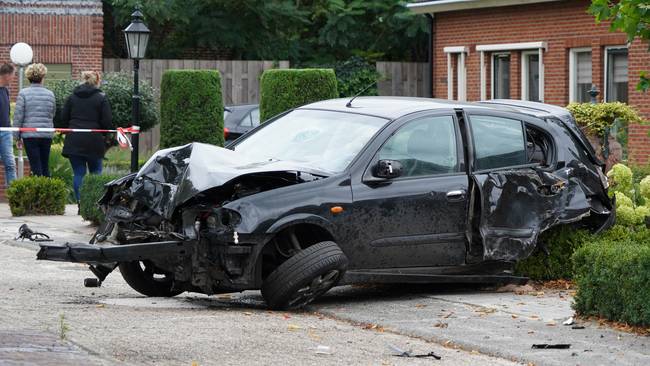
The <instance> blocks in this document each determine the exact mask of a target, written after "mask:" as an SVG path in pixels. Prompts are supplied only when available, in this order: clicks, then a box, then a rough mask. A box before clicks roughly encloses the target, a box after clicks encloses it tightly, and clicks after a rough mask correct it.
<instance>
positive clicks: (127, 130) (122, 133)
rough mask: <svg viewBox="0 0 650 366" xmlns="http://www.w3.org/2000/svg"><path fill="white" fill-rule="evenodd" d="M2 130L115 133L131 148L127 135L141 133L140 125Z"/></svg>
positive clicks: (122, 144) (12, 129)
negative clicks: (111, 128)
mask: <svg viewBox="0 0 650 366" xmlns="http://www.w3.org/2000/svg"><path fill="white" fill-rule="evenodd" d="M0 132H58V133H71V132H85V133H115V134H116V138H117V143H118V144H119V145H120V147H122V148H127V147H128V148H129V149H131V150H133V146H131V139H130V138H128V137H126V134H127V133H130V134H137V133H140V127H139V126H131V127H125V128H122V127H118V128H117V129H115V130H102V129H97V128H48V127H0Z"/></svg>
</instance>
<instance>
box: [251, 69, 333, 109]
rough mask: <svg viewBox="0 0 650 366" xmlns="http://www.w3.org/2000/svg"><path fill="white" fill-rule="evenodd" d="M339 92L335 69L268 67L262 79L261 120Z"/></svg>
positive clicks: (330, 96)
mask: <svg viewBox="0 0 650 366" xmlns="http://www.w3.org/2000/svg"><path fill="white" fill-rule="evenodd" d="M338 95H339V94H338V91H337V82H336V75H335V74H334V70H332V69H281V70H280V69H274V70H266V71H264V73H263V74H262V79H261V81H260V119H261V120H262V121H266V120H268V119H269V118H271V117H273V116H276V115H278V114H280V113H282V112H285V111H288V110H290V109H293V108H296V107H300V106H303V105H305V104H309V103H313V102H317V101H319V100H325V99H333V98H336V97H338Z"/></svg>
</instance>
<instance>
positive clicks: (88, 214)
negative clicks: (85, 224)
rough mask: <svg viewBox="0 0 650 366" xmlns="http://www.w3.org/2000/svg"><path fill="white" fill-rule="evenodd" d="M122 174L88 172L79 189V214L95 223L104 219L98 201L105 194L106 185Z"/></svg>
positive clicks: (97, 223)
mask: <svg viewBox="0 0 650 366" xmlns="http://www.w3.org/2000/svg"><path fill="white" fill-rule="evenodd" d="M119 177H120V176H118V175H102V174H88V175H86V176H85V177H84V180H83V183H81V188H80V189H79V214H80V215H81V217H82V218H83V219H84V220H86V221H90V222H92V223H93V224H95V225H99V224H100V223H101V222H102V221H104V212H102V210H101V208H100V207H99V205H98V204H97V201H99V199H100V198H101V197H102V196H103V195H104V185H106V183H108V182H110V181H113V180H115V179H117V178H119Z"/></svg>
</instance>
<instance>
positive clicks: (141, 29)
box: [124, 8, 151, 172]
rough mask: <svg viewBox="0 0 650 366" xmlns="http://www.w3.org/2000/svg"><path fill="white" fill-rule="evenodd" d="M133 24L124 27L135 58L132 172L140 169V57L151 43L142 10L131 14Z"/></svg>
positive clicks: (131, 53)
mask: <svg viewBox="0 0 650 366" xmlns="http://www.w3.org/2000/svg"><path fill="white" fill-rule="evenodd" d="M131 18H132V20H131V24H129V26H128V27H126V28H125V29H124V38H125V39H126V49H127V51H128V53H129V58H130V59H133V124H132V126H133V129H134V131H133V132H132V133H131V145H132V148H133V150H132V151H131V172H137V171H138V154H139V150H140V149H139V129H140V93H139V90H138V83H139V80H138V71H139V69H140V59H143V58H144V55H145V53H146V52H147V43H149V34H150V33H151V32H150V31H149V28H147V26H146V25H145V24H144V23H143V22H142V18H143V15H142V12H140V10H139V9H137V8H136V9H135V11H134V12H133V14H131Z"/></svg>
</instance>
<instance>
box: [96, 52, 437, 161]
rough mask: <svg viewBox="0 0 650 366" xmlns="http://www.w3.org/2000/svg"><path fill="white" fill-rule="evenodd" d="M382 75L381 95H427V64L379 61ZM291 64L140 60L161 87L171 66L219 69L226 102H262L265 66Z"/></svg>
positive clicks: (122, 63)
mask: <svg viewBox="0 0 650 366" xmlns="http://www.w3.org/2000/svg"><path fill="white" fill-rule="evenodd" d="M376 67H377V71H378V72H379V73H380V74H381V75H382V79H381V81H380V82H379V83H378V89H379V95H385V96H390V95H396V96H409V97H428V96H430V95H429V94H428V91H427V75H428V73H427V72H426V71H427V64H426V63H416V62H383V61H381V62H377V65H376ZM272 68H281V69H286V68H289V61H279V62H274V61H243V60H141V61H140V79H142V80H146V81H147V82H149V83H150V84H151V85H152V86H153V87H154V88H155V89H156V90H160V81H161V78H162V74H163V72H165V70H168V69H218V70H219V72H221V83H222V88H223V90H222V94H223V102H224V104H225V105H234V104H245V103H259V97H260V96H259V82H260V76H261V75H262V73H263V72H264V70H267V69H272ZM115 71H125V72H133V61H132V60H130V59H110V58H109V59H104V72H115ZM159 141H160V129H159V127H158V126H156V127H154V128H153V129H152V130H151V131H147V132H144V133H142V135H141V136H140V151H142V153H143V154H149V153H151V152H152V151H155V150H156V149H158V144H159Z"/></svg>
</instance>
